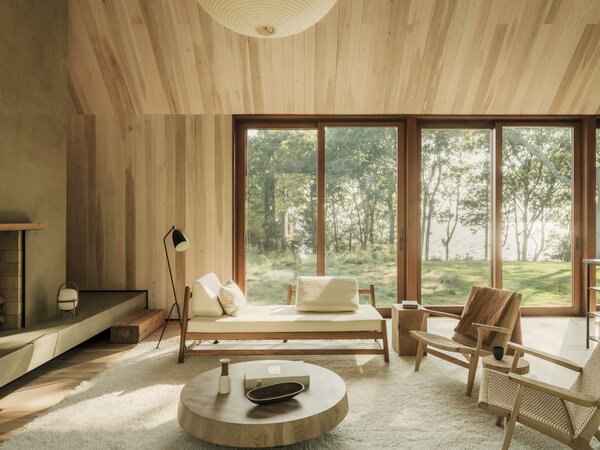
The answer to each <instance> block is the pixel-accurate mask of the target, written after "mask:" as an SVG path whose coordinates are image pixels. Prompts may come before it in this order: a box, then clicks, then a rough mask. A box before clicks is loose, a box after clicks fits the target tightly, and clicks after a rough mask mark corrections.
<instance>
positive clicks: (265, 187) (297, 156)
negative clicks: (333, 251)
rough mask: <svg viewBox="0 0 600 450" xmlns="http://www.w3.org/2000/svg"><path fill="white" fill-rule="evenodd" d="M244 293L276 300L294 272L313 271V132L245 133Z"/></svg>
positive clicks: (268, 301) (263, 301)
mask: <svg viewBox="0 0 600 450" xmlns="http://www.w3.org/2000/svg"><path fill="white" fill-rule="evenodd" d="M246 148H247V174H246V199H245V210H246V218H245V222H246V227H245V228H246V236H245V241H246V242H245V260H246V292H247V295H248V298H250V299H252V302H253V303H255V304H272V303H281V302H282V300H285V297H286V292H287V285H288V283H293V282H294V281H295V279H296V278H297V277H298V275H314V274H315V273H316V248H317V241H316V220H317V214H316V203H317V132H316V130H310V129H248V130H247V132H246Z"/></svg>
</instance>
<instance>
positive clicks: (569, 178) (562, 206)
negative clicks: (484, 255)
mask: <svg viewBox="0 0 600 450" xmlns="http://www.w3.org/2000/svg"><path fill="white" fill-rule="evenodd" d="M572 245H573V128H571V127H543V126H537V127H521V126H518V127H517V126H510V127H509V126H507V127H503V129H502V286H503V287H505V288H507V289H512V290H516V291H519V292H521V293H522V294H523V306H571V304H572V267H571V261H572V258H571V255H572Z"/></svg>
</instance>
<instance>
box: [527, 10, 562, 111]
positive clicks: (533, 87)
mask: <svg viewBox="0 0 600 450" xmlns="http://www.w3.org/2000/svg"><path fill="white" fill-rule="evenodd" d="M557 4H558V8H555V5H557ZM571 5H572V2H565V1H559V0H555V1H553V2H552V5H551V6H550V8H549V11H548V14H547V15H546V18H545V19H544V24H543V25H542V28H543V29H546V30H549V31H548V32H547V33H544V35H545V39H544V45H543V46H542V47H541V48H540V49H539V50H538V51H537V55H538V59H537V62H536V66H537V67H538V68H540V69H539V70H536V71H534V73H532V74H531V76H530V77H529V82H528V83H527V87H526V89H525V92H528V93H529V95H528V96H525V95H524V96H523V98H521V103H520V106H519V107H518V109H522V108H527V106H529V108H530V109H531V110H533V111H539V107H540V103H541V101H542V100H541V97H544V92H545V91H544V90H543V89H542V86H544V85H545V79H546V78H547V77H548V76H552V74H550V73H549V72H551V71H548V70H543V69H542V68H544V67H550V60H551V56H552V53H553V49H554V48H556V46H557V44H558V42H559V40H560V36H561V35H562V34H563V33H564V31H565V25H566V19H567V17H568V16H569V11H570V9H571ZM528 97H529V98H528Z"/></svg>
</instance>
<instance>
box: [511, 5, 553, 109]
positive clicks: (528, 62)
mask: <svg viewBox="0 0 600 450" xmlns="http://www.w3.org/2000/svg"><path fill="white" fill-rule="evenodd" d="M532 4H533V3H532ZM547 7H548V3H547V2H546V1H545V0H538V4H537V7H536V8H533V7H532V8H531V10H532V11H533V16H532V17H531V21H530V22H527V21H525V25H526V24H527V23H529V29H528V30H527V34H525V36H524V38H523V40H522V41H521V42H522V45H521V52H520V53H519V55H518V57H517V64H514V65H513V67H512V69H513V70H512V71H511V78H510V81H511V84H510V85H508V86H507V87H506V89H507V92H513V93H514V95H512V96H505V97H504V99H505V105H506V108H507V111H508V112H513V111H515V110H516V109H517V104H518V103H517V102H516V101H515V99H516V96H517V95H519V90H520V89H521V90H522V89H524V87H525V86H526V84H527V83H526V81H525V82H524V81H523V80H526V74H527V72H528V70H529V71H532V70H535V68H534V66H533V61H534V60H535V57H534V58H530V56H531V54H532V49H533V44H534V43H535V40H536V37H537V35H538V32H539V31H540V29H541V27H542V26H543V24H544V20H545V16H547V13H546V10H547ZM524 29H525V27H523V30H524ZM527 69H528V70H527ZM529 111H530V109H529V108H527V109H526V110H525V112H526V113H527V112H529Z"/></svg>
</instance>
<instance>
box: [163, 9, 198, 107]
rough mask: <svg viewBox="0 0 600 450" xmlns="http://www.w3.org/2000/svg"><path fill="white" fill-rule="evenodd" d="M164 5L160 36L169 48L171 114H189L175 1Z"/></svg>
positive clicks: (187, 92) (183, 60)
mask: <svg viewBox="0 0 600 450" xmlns="http://www.w3.org/2000/svg"><path fill="white" fill-rule="evenodd" d="M163 4H164V5H165V6H166V7H164V8H163V11H164V16H163V20H164V22H163V23H162V27H161V38H162V40H163V41H165V42H166V43H167V45H166V47H167V48H169V50H170V51H169V55H170V58H169V61H167V67H169V68H170V72H169V74H170V78H171V80H172V85H171V89H172V92H173V96H174V98H175V104H176V106H177V107H176V109H175V111H172V114H190V113H191V112H192V108H191V103H190V92H189V89H188V83H187V77H186V70H185V56H184V55H183V53H184V49H183V48H182V42H181V39H180V34H179V32H178V31H179V30H178V28H179V24H178V19H177V11H176V8H175V7H174V5H176V4H177V2H167V3H163Z"/></svg>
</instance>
